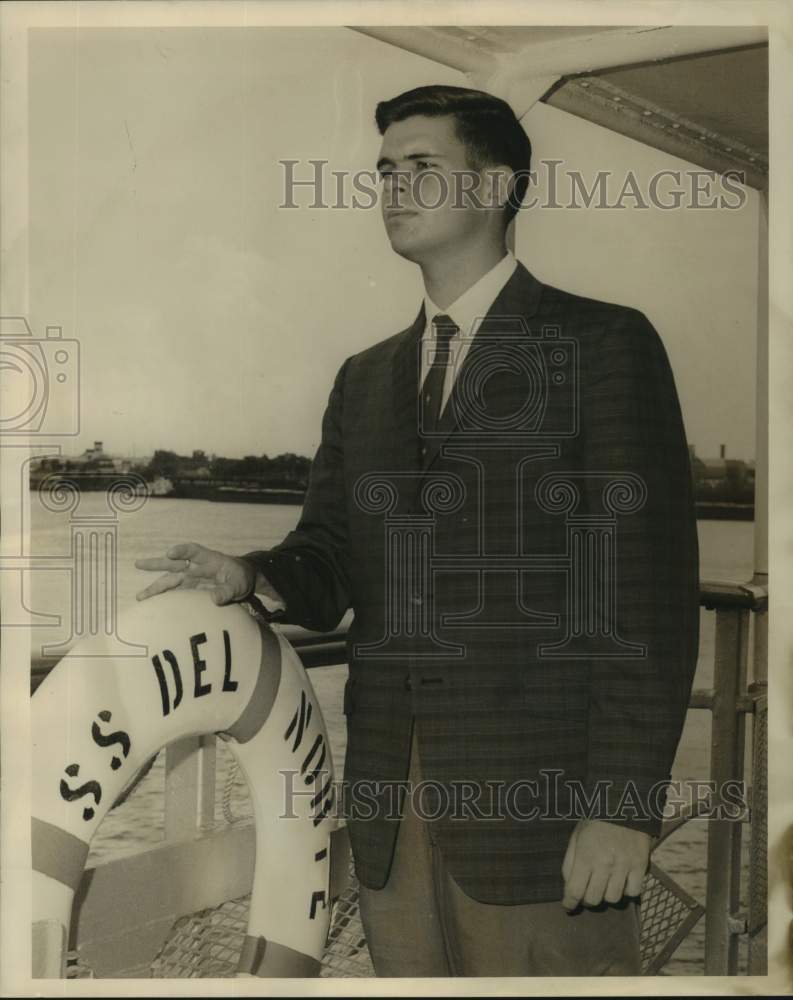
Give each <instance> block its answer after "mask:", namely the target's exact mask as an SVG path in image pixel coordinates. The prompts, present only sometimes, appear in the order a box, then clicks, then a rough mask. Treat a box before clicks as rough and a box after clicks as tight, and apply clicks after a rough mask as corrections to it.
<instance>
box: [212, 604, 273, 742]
mask: <svg viewBox="0 0 793 1000" xmlns="http://www.w3.org/2000/svg"><path fill="white" fill-rule="evenodd" d="M257 624H258V626H259V631H260V632H261V635H262V656H261V660H260V661H259V676H258V677H257V678H256V686H255V687H254V689H253V693H252V694H251V697H250V701H249V702H248V704H247V705H246V706H245V708H244V709H243V710H242V715H240V717H239V719H237V721H236V722H235V723H234V724H233V725H231V726H229V728H228V729H227V730H226V731H225V733H224V734H223V735H227V736H232V737H233V738H234V739H235V740H236V741H237V742H238V743H247V742H248V740H252V739H253V737H254V736H255V735H256V734H257V733H258V732H259V730H260V729H261V728H262V726H263V725H264V724H265V722H266V721H267V719H268V718H269V716H270V712H271V710H272V707H273V704H274V702H275V699H276V696H277V695H278V687H279V685H280V683H281V647H280V645H279V643H278V638H277V636H276V635H275V634H274V633H273V632H272V631H271V630H270V629H269V628H266V627H265V626H263V625H262V624H261V622H257Z"/></svg>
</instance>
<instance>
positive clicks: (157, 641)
mask: <svg viewBox="0 0 793 1000" xmlns="http://www.w3.org/2000/svg"><path fill="white" fill-rule="evenodd" d="M119 625H120V631H121V634H123V635H124V636H125V637H126V638H127V639H128V640H131V641H134V642H136V643H138V644H142V645H144V646H145V647H146V654H145V655H131V656H130V657H118V656H117V655H116V656H113V657H109V656H108V655H105V654H103V651H102V650H103V639H102V638H101V637H98V638H94V639H92V640H90V641H86V640H84V641H81V642H79V643H78V644H76V645H75V646H74V647H73V649H72V650H71V651H70V653H69V654H68V656H67V657H65V658H64V659H63V660H62V661H61V662H60V663H59V664H58V666H57V667H56V668H55V669H54V670H52V671H51V673H50V674H49V676H48V677H47V678H46V680H45V681H44V682H43V683H42V684H41V685H40V687H39V688H38V689H37V691H36V693H35V695H34V697H33V700H32V733H33V772H32V816H33V820H32V855H33V928H34V936H33V940H34V948H33V965H34V969H33V974H34V976H38V977H51V976H59V975H62V974H63V962H64V954H65V949H66V942H67V941H68V937H69V924H70V919H71V910H72V903H73V898H74V892H75V890H76V888H77V886H78V884H79V882H80V880H81V878H82V874H83V868H84V866H85V861H86V858H87V856H88V849H89V845H90V842H91V838H92V837H93V835H94V833H95V832H96V829H97V827H98V826H99V824H100V822H101V820H102V818H103V816H104V815H105V813H106V812H107V811H108V809H109V808H110V806H111V805H112V803H113V802H114V801H115V799H116V797H117V796H118V795H119V793H121V792H122V790H123V789H124V787H125V786H127V785H128V784H129V782H130V780H131V778H132V777H133V776H134V775H135V774H136V773H137V771H138V770H139V768H140V767H141V766H142V765H143V764H145V763H146V761H147V760H149V758H150V757H151V756H152V755H153V754H155V753H156V752H157V751H158V750H160V749H161V748H162V747H164V746H166V745H167V744H168V743H171V742H172V741H174V740H178V739H182V738H184V737H188V736H196V735H203V734H207V733H221V734H225V735H227V736H228V737H229V746H230V748H231V750H232V751H233V753H234V755H235V756H236V758H237V760H238V761H239V764H240V766H241V768H242V770H243V772H244V774H245V777H246V778H247V780H248V786H249V789H250V793H251V798H252V804H253V814H254V819H255V823H256V862H255V868H254V878H253V887H252V893H251V904H250V914H249V920H248V929H247V935H246V938H245V942H244V946H243V949H242V956H241V959H240V965H239V969H238V974H241V975H256V976H316V975H318V974H319V966H320V960H321V957H322V953H323V949H324V946H325V942H326V938H327V933H328V922H329V916H330V899H329V895H330V854H331V851H330V839H331V833H332V832H333V831H334V830H335V829H336V825H337V821H336V816H335V812H336V810H335V809H334V800H335V784H334V775H333V763H332V760H331V753H330V746H329V743H328V736H327V732H326V730H325V724H324V720H323V718H322V713H321V711H320V708H319V705H318V704H317V701H316V699H315V697H314V693H313V689H312V687H311V683H310V682H309V680H308V677H307V675H306V672H305V669H304V668H303V665H302V663H301V662H300V659H299V657H298V656H297V654H296V653H295V651H294V649H292V647H291V646H290V645H289V643H288V642H287V641H286V640H285V639H284V638H283V636H281V635H278V634H276V633H275V632H273V631H272V630H270V629H269V628H267V627H266V626H264V625H262V624H261V623H260V622H259V621H258V620H257V619H256V618H254V617H253V615H252V614H250V613H249V612H248V611H247V610H246V609H245V608H244V607H241V606H240V605H231V606H226V607H217V606H216V605H215V604H214V602H213V601H212V600H211V597H210V595H209V594H208V593H207V592H205V591H172V592H170V593H168V594H163V595H161V596H158V597H156V598H153V599H150V600H148V601H144V602H142V603H140V604H138V605H136V606H134V607H132V608H130V609H129V610H128V611H127V612H126V613H125V614H123V615H122V616H121V617H120V622H119ZM290 787H291V792H294V793H295V794H290ZM309 793H311V794H309ZM287 796H288V798H289V801H288V804H287ZM285 807H287V808H288V811H287V812H284V809H285ZM59 970H60V971H59Z"/></svg>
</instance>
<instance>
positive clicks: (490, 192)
mask: <svg viewBox="0 0 793 1000" xmlns="http://www.w3.org/2000/svg"><path fill="white" fill-rule="evenodd" d="M513 174H514V171H513V169H512V167H509V166H507V164H506V163H499V164H497V165H496V166H489V167H487V168H486V169H485V171H484V175H485V183H486V185H487V188H486V191H485V204H486V205H487V206H488V208H502V209H503V208H504V207H505V206H506V204H507V202H508V201H509V197H510V194H511V193H512V178H513Z"/></svg>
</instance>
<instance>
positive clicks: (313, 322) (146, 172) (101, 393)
mask: <svg viewBox="0 0 793 1000" xmlns="http://www.w3.org/2000/svg"><path fill="white" fill-rule="evenodd" d="M436 82H441V83H442V82H446V83H456V84H462V85H464V84H465V82H466V81H465V79H464V78H463V77H462V75H461V74H459V73H458V72H456V71H454V70H451V69H448V68H445V67H441V66H439V65H437V64H435V63H433V62H430V61H429V60H426V59H424V58H421V57H418V56H415V55H412V54H410V53H406V52H403V51H402V50H399V49H397V48H395V47H393V46H389V45H385V44H383V43H381V42H378V41H376V40H374V39H371V38H369V37H366V36H363V35H361V34H359V33H356V32H354V31H351V30H349V29H345V28H341V27H337V28H247V29H246V28H222V29H217V28H216V29H208V28H177V29H174V28H165V29H159V28H148V29H132V28H130V29H117V28H110V29H95V28H90V29H85V28H84V29H82V30H80V31H72V30H70V29H36V30H35V31H33V32H32V34H31V48H30V141H31V146H30V242H29V246H30V297H29V302H30V317H29V318H30V323H31V326H32V328H33V330H34V333H35V334H36V336H42V335H43V332H44V329H45V327H46V326H49V325H58V326H62V327H63V335H64V337H73V338H76V339H78V340H79V342H80V350H81V389H82V395H81V398H82V415H81V425H80V434H79V435H78V436H77V437H75V438H74V439H72V440H71V441H70V442H69V443H68V444H67V445H66V446H65V448H64V451H65V452H66V453H71V454H76V453H79V452H80V451H82V450H83V449H84V448H86V447H88V446H89V445H91V444H92V443H93V441H94V440H95V439H99V440H102V441H103V442H104V444H105V448H106V450H107V451H109V452H110V453H111V454H114V455H131V454H135V455H137V456H143V455H149V454H151V453H152V451H153V450H154V449H155V448H168V449H171V450H174V451H178V452H180V453H183V454H189V453H191V452H192V451H193V450H195V449H202V450H204V451H206V452H207V453H216V454H219V455H226V456H230V457H241V456H243V455H247V454H255V455H261V454H268V455H271V456H272V455H275V454H279V453H282V452H287V451H293V452H297V453H299V454H305V455H312V454H313V452H314V450H315V449H316V447H317V445H318V443H319V436H320V425H321V417H322V412H323V410H324V407H325V404H326V401H327V397H328V393H329V391H330V387H331V385H332V382H333V378H334V376H335V373H336V371H337V370H338V368H339V366H340V365H341V363H342V362H343V361H344V359H345V358H347V357H348V356H349V355H351V354H353V353H355V352H357V351H359V350H362V349H363V348H365V347H367V346H368V345H370V344H372V343H375V342H376V341H378V340H380V339H382V338H384V337H387V336H389V335H391V334H392V333H395V332H396V331H398V330H399V329H402V328H404V327H405V326H407V325H408V324H409V323H410V322H411V321H412V319H413V318H414V316H415V314H416V312H417V309H418V306H419V304H420V301H421V296H422V291H423V289H422V285H421V279H420V273H419V272H418V270H417V269H416V267H415V266H414V265H412V264H410V263H408V262H406V261H404V260H401V259H400V258H398V257H397V256H395V255H394V253H393V252H392V251H391V248H390V246H389V244H388V241H387V239H386V237H385V234H384V232H383V229H382V223H381V220H380V215H379V212H378V211H377V210H365V209H357V210H356V209H353V208H340V209H333V208H325V209H323V208H317V209H312V208H310V207H308V206H309V204H310V201H309V199H310V195H309V194H308V193H305V194H304V195H301V194H300V193H298V194H296V195H295V200H296V201H297V202H298V203H299V205H300V207H299V208H298V209H286V208H281V207H279V205H281V204H283V202H284V174H285V168H284V167H283V166H282V164H281V163H280V161H283V160H297V161H299V162H298V166H297V167H296V168H295V170H296V173H297V175H298V176H300V177H308V176H310V174H311V171H312V169H313V168H311V167H310V165H309V162H308V161H309V160H311V159H321V160H326V161H328V166H327V168H326V169H327V171H328V172H329V171H331V170H341V171H345V170H346V171H356V170H361V169H364V170H369V169H372V168H373V167H374V163H375V161H376V159H377V151H378V148H379V143H380V137H379V135H378V134H377V131H376V128H375V126H374V121H373V112H374V106H375V104H376V103H377V101H379V100H382V99H385V98H389V97H392V96H394V95H395V94H397V93H399V92H401V91H403V90H407V89H409V88H411V87H415V86H419V85H422V84H428V83H436ZM524 125H525V127H526V129H527V131H528V132H529V135H530V137H531V138H532V143H533V147H534V155H535V162H536V163H541V162H543V161H546V162H547V161H548V160H552V159H555V160H562V161H563V164H562V166H561V167H560V168H558V169H560V170H562V171H565V170H579V171H581V172H582V174H583V175H584V176H585V177H586V178H588V179H589V181H590V182H591V180H592V179H593V178H594V177H595V175H596V173H597V171H598V170H601V169H609V170H612V171H613V172H614V175H615V177H620V176H622V175H624V174H625V173H626V172H627V171H634V172H635V174H636V176H637V177H638V178H639V179H640V183H642V184H644V185H645V188H646V183H647V180H648V179H649V178H650V177H651V176H652V175H653V173H654V172H657V171H658V170H663V169H681V170H684V171H685V170H687V169H691V166H690V165H689V164H686V163H684V162H683V161H681V160H676V159H674V158H673V157H670V156H668V155H666V154H663V153H660V152H658V151H656V150H652V149H650V148H649V147H646V146H644V145H642V144H640V143H638V142H635V141H633V140H630V139H626V138H624V137H621V136H618V135H616V134H615V133H612V132H609V131H607V130H606V129H603V128H601V127H599V126H596V125H593V124H591V123H589V122H585V121H583V120H580V119H577V118H575V117H573V116H570V115H567V114H565V113H564V112H561V111H559V110H556V109H554V108H551V107H549V106H547V105H537V106H535V108H533V109H532V111H530V112H529V114H528V115H527V116H526V118H525V119H524ZM539 176H540V182H539V186H538V190H537V194H538V196H541V195H542V192H543V178H544V177H545V176H546V173H545V172H544V171H543V170H542V169H541V170H540V175H539ZM617 189H619V185H618V187H617ZM330 194H331V195H332V191H331V192H330ZM329 200H330V199H329ZM516 252H517V255H518V257H519V258H520V259H521V260H522V261H523V262H524V263H525V264H526V265H527V267H529V269H530V270H531V271H532V273H534V274H535V275H536V276H537V277H538V278H540V279H541V280H543V281H546V282H549V283H550V284H553V285H556V286H558V287H562V288H565V289H567V290H569V291H572V292H576V293H578V294H583V295H587V296H591V297H595V298H600V299H606V300H608V301H612V302H621V303H623V304H626V305H631V306H634V307H636V308H639V309H641V310H642V311H644V312H645V313H646V314H647V315H648V317H649V318H650V319H651V321H652V322H653V323H654V325H655V326H656V328H657V329H658V331H659V333H660V334H661V337H662V340H663V342H664V344H665V346H666V349H667V352H668V354H669V357H670V361H671V363H672V367H673V371H674V374H675V378H676V382H677V386H678V392H679V395H680V399H681V404H682V408H683V415H684V420H685V424H686V429H687V435H688V439H689V441H690V442H692V443H694V444H695V446H696V449H697V453H698V454H700V455H703V456H713V455H717V454H718V448H719V445H720V444H722V443H724V444H725V445H726V448H727V454H728V455H731V456H733V457H743V458H751V457H753V455H754V369H755V361H754V351H755V325H756V304H755V300H756V293H757V197H756V195H755V193H754V192H751V191H749V192H747V199H746V202H745V204H744V206H743V207H742V208H741V209H740V210H733V211H730V210H700V211H686V210H679V211H666V212H665V211H661V210H659V209H655V208H650V209H638V208H636V207H633V202H631V201H630V200H628V201H627V202H626V207H625V208H624V209H622V210H603V209H597V208H594V207H593V208H590V209H584V208H579V209H577V210H575V211H572V210H566V211H562V210H559V209H553V208H543V207H539V208H533V209H531V210H529V211H526V212H523V213H521V216H520V220H519V224H518V226H517V231H516Z"/></svg>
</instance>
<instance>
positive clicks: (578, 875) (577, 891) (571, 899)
mask: <svg viewBox="0 0 793 1000" xmlns="http://www.w3.org/2000/svg"><path fill="white" fill-rule="evenodd" d="M590 874H591V872H590V869H589V868H588V867H586V866H585V865H583V864H581V862H580V861H578V862H576V863H574V864H573V867H572V871H571V872H570V877H569V878H568V879H567V880H566V881H565V885H564V897H563V899H562V906H563V907H564V908H565V909H566V910H574V909H575V908H576V907H577V906H578V905H579V904H580V902H581V900H582V899H583V898H584V893H585V892H586V889H587V885H588V884H589V877H590Z"/></svg>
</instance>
